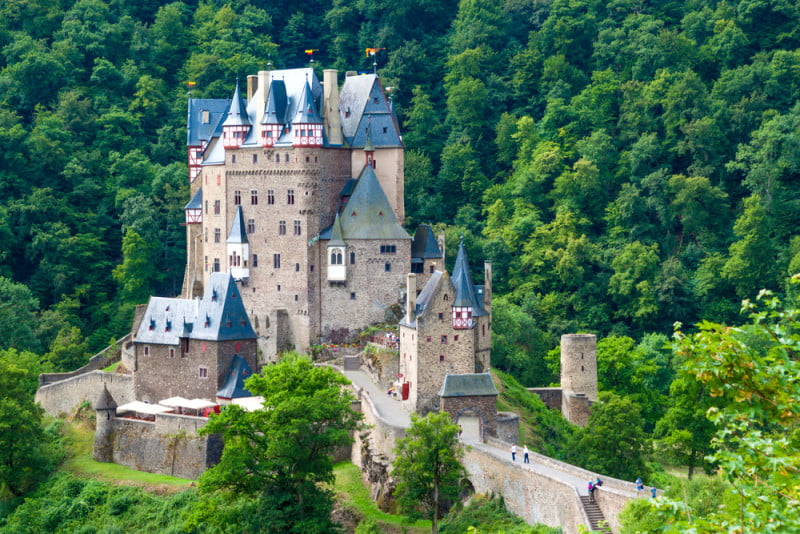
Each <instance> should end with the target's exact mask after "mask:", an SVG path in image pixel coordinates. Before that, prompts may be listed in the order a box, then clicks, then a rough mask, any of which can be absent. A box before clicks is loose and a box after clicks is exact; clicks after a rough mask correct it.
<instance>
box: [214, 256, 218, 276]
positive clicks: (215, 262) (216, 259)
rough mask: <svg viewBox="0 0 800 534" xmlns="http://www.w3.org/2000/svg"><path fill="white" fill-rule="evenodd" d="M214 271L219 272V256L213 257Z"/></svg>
mask: <svg viewBox="0 0 800 534" xmlns="http://www.w3.org/2000/svg"><path fill="white" fill-rule="evenodd" d="M214 272H215V273H218V272H219V258H214Z"/></svg>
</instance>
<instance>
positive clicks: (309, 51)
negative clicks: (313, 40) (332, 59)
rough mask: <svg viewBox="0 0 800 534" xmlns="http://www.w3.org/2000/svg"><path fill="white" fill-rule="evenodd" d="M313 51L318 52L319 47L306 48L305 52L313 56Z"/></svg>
mask: <svg viewBox="0 0 800 534" xmlns="http://www.w3.org/2000/svg"><path fill="white" fill-rule="evenodd" d="M314 52H319V48H309V49H308V50H306V54H308V55H309V56H313V55H314Z"/></svg>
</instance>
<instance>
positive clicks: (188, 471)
mask: <svg viewBox="0 0 800 534" xmlns="http://www.w3.org/2000/svg"><path fill="white" fill-rule="evenodd" d="M207 421H208V420H207V419H205V418H203V417H191V416H186V415H177V414H162V415H158V416H156V420H155V421H142V420H139V419H126V418H114V419H113V420H112V421H111V425H112V431H111V440H112V441H113V461H114V463H118V464H121V465H125V466H127V467H130V468H132V469H137V470H139V471H148V472H150V473H159V474H162V475H170V476H175V477H180V478H188V479H193V480H194V479H197V478H198V477H199V476H200V475H201V474H202V473H203V471H205V470H206V469H207V468H208V467H211V466H212V465H214V464H215V463H217V462H218V461H219V458H220V456H221V454H222V442H221V440H220V439H219V438H217V437H215V436H209V437H205V436H203V437H200V436H198V435H197V430H199V429H200V428H202V427H204V426H205V425H206V423H207Z"/></svg>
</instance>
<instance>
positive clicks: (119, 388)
mask: <svg viewBox="0 0 800 534" xmlns="http://www.w3.org/2000/svg"><path fill="white" fill-rule="evenodd" d="M103 385H105V386H106V387H107V388H108V392H109V393H111V396H112V397H114V400H115V401H116V402H117V404H120V405H121V404H125V403H127V402H131V401H133V400H134V394H133V376H132V375H122V374H118V373H107V372H104V371H90V372H88V373H84V374H81V375H78V376H74V377H72V378H68V379H66V380H62V381H60V382H55V383H53V384H48V385H46V386H42V387H40V388H39V390H38V391H37V392H36V402H38V403H39V404H41V405H42V408H44V411H45V412H47V413H48V414H50V415H54V416H59V415H61V414H69V413H72V411H73V410H74V409H75V408H77V407H78V406H79V405H80V404H81V403H82V402H83V401H86V400H88V401H89V402H90V403H91V404H92V406H94V403H95V401H96V400H97V398H98V397H99V396H100V393H102V391H103Z"/></svg>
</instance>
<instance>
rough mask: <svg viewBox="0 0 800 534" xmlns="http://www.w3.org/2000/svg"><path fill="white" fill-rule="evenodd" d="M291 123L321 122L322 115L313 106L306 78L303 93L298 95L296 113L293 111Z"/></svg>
mask: <svg viewBox="0 0 800 534" xmlns="http://www.w3.org/2000/svg"><path fill="white" fill-rule="evenodd" d="M292 123H295V124H322V117H320V115H319V113H318V112H317V109H316V107H315V106H314V99H313V97H312V94H311V87H310V86H309V85H308V81H307V80H306V85H305V87H303V94H302V95H301V96H300V102H299V105H298V106H297V113H295V116H294V120H293V121H292Z"/></svg>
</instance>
